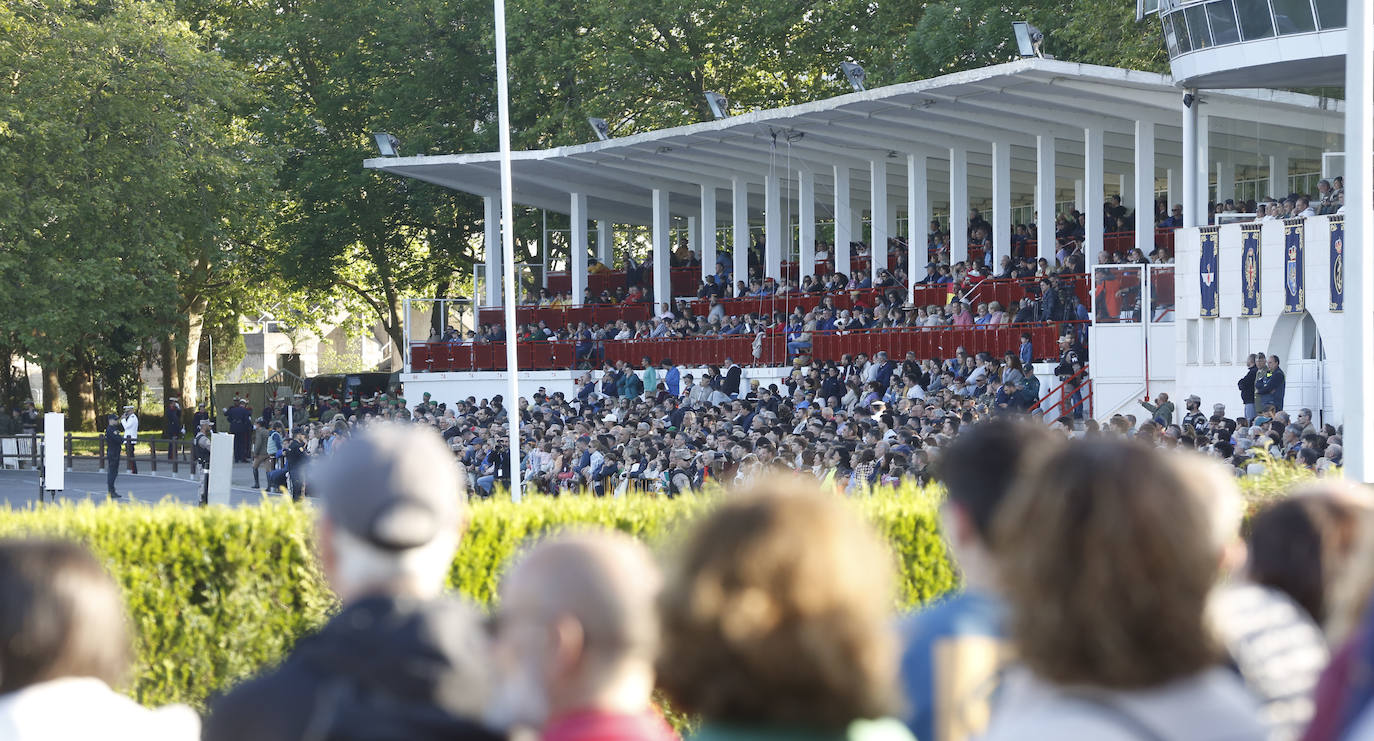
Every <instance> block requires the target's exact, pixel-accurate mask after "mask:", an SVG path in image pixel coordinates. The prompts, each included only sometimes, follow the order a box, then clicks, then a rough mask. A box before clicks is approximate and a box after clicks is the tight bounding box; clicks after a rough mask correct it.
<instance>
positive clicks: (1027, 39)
mask: <svg viewBox="0 0 1374 741" xmlns="http://www.w3.org/2000/svg"><path fill="white" fill-rule="evenodd" d="M1011 30H1012V33H1014V34H1016V50H1017V53H1019V54H1020V55H1021V56H1022V57H1043V56H1045V55H1044V54H1041V53H1040V45H1041V44H1043V43H1044V42H1045V34H1043V33H1041V32H1040V29H1038V28H1036V27H1035V26H1032V25H1031V24H1029V23H1027V22H1025V21H1012V24H1011Z"/></svg>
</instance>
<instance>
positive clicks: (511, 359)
mask: <svg viewBox="0 0 1374 741" xmlns="http://www.w3.org/2000/svg"><path fill="white" fill-rule="evenodd" d="M495 3H496V109H497V124H498V129H499V135H500V140H501V262H502V266H501V271H502V278H503V279H504V286H505V299H504V300H503V301H502V302H501V303H502V304H503V305H504V306H505V309H506V374H507V376H508V378H507V383H506V388H507V390H508V395H509V397H510V398H508V399H506V414H507V415H508V425H509V427H510V497H511V501H515V502H518V501H520V494H521V492H520V381H519V378H518V375H519V369H518V367H517V366H516V352H515V341H516V334H515V232H514V230H515V204H513V203H512V202H511V197H512V195H511V192H512V190H513V189H512V188H511V167H510V86H509V84H508V81H507V79H506V78H507V69H506V0H495ZM487 279H488V280H490V279H491V277H490V276H488V277H487Z"/></svg>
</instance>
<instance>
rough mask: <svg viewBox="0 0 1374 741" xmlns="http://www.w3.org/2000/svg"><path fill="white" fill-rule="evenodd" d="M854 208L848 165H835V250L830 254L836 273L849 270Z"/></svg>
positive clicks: (846, 273) (847, 272)
mask: <svg viewBox="0 0 1374 741" xmlns="http://www.w3.org/2000/svg"><path fill="white" fill-rule="evenodd" d="M854 223H855V222H854V210H853V206H852V205H851V204H850V200H849V165H835V250H834V254H832V255H831V259H832V260H834V263H835V267H834V271H835V272H836V273H843V274H845V275H846V276H847V275H849V271H850V269H851V268H850V262H849V259H850V256H849V243H850V242H852V241H854Z"/></svg>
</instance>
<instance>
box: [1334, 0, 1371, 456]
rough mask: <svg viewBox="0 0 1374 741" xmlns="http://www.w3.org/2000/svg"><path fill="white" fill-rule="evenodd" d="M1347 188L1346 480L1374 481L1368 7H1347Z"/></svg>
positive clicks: (1344, 407) (1342, 403) (1344, 408)
mask: <svg viewBox="0 0 1374 741" xmlns="http://www.w3.org/2000/svg"><path fill="white" fill-rule="evenodd" d="M1346 14H1347V15H1346V17H1347V21H1346V22H1347V26H1346V29H1347V30H1346V58H1345V64H1346V67H1345V100H1346V109H1345V188H1346V191H1345V192H1346V193H1357V194H1359V195H1356V196H1354V197H1352V198H1347V199H1346V206H1345V260H1346V263H1345V268H1346V276H1347V278H1346V284H1345V317H1344V322H1343V324H1344V325H1345V327H1344V328H1345V332H1344V336H1345V348H1344V351H1345V352H1344V354H1345V362H1344V366H1345V367H1344V379H1343V380H1344V381H1345V384H1344V386H1345V388H1344V393H1343V394H1342V397H1343V400H1342V402H1341V407H1342V409H1343V411H1344V413H1345V418H1344V422H1345V430H1344V432H1345V436H1344V438H1343V441H1344V443H1345V473H1344V475H1345V477H1346V478H1347V479H1350V480H1352V481H1363V482H1370V481H1374V393H1371V392H1370V389H1369V388H1368V386H1366V384H1367V383H1368V382H1369V381H1368V377H1367V375H1366V374H1367V371H1366V368H1368V367H1369V365H1370V363H1371V362H1374V307H1371V301H1374V272H1372V271H1371V269H1370V268H1371V265H1370V261H1371V253H1374V208H1371V207H1370V199H1369V193H1370V188H1371V186H1374V179H1371V177H1370V173H1371V172H1374V149H1371V144H1374V84H1372V83H1371V80H1374V62H1372V61H1371V60H1374V34H1371V32H1370V28H1369V26H1370V22H1371V20H1374V19H1371V18H1370V15H1371V12H1370V8H1369V3H1364V2H1353V3H1349V4H1348V5H1347V6H1346Z"/></svg>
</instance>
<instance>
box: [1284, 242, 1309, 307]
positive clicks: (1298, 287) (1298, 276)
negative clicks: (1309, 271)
mask: <svg viewBox="0 0 1374 741" xmlns="http://www.w3.org/2000/svg"><path fill="white" fill-rule="evenodd" d="M1302 225H1303V219H1288V220H1286V221H1284V222H1283V313H1285V314H1301V313H1302V312H1303V311H1304V310H1305V309H1306V308H1307V289H1306V288H1305V287H1304V283H1303V280H1304V278H1303V269H1302V246H1303V245H1302V237H1303V234H1302Z"/></svg>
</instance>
